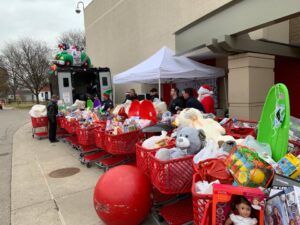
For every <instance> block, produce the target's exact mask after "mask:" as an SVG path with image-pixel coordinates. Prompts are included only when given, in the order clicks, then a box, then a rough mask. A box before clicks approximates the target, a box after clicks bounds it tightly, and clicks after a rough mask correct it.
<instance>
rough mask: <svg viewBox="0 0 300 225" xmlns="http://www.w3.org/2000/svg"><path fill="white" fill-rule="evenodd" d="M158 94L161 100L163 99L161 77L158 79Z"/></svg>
mask: <svg viewBox="0 0 300 225" xmlns="http://www.w3.org/2000/svg"><path fill="white" fill-rule="evenodd" d="M158 96H159V100H161V85H160V78H159V80H158Z"/></svg>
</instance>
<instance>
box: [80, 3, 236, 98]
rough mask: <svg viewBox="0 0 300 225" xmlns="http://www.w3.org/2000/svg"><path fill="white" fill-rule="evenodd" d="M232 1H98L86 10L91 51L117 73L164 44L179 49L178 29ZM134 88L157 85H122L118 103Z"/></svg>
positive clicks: (97, 61) (99, 62)
mask: <svg viewBox="0 0 300 225" xmlns="http://www.w3.org/2000/svg"><path fill="white" fill-rule="evenodd" d="M231 1H232V0H189V1H186V0H163V1H162V0H151V1H149V0H94V1H93V2H91V3H90V4H89V5H88V6H87V7H86V9H85V30H86V41H87V52H88V54H89V56H90V57H91V59H92V63H93V65H95V66H107V67H109V68H110V69H111V72H112V74H113V75H115V74H117V73H119V72H122V71H125V70H127V69H129V68H131V67H132V66H134V65H136V64H138V63H140V62H141V61H143V60H145V59H146V58H148V57H149V56H151V55H152V54H154V53H155V52H156V51H158V50H159V49H160V48H161V47H163V46H167V47H169V48H171V49H175V36H174V32H175V31H177V30H179V29H180V28H182V27H184V26H186V25H187V24H189V23H191V22H193V21H195V20H196V19H198V18H200V17H202V16H204V15H206V14H207V13H209V12H211V11H213V10H215V9H217V8H219V7H221V6H223V5H225V4H227V3H230V2H231ZM154 86H155V85H154ZM132 87H133V88H135V89H136V91H137V92H139V93H142V92H146V91H149V90H150V89H151V88H152V87H153V85H133V84H130V85H118V86H116V102H121V101H122V100H123V98H124V93H125V91H126V90H127V89H128V88H132ZM156 87H157V86H156Z"/></svg>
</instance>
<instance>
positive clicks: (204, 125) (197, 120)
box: [175, 108, 234, 145]
mask: <svg viewBox="0 0 300 225" xmlns="http://www.w3.org/2000/svg"><path fill="white" fill-rule="evenodd" d="M175 123H176V125H177V126H178V127H194V128H196V129H202V130H203V131H204V133H205V135H206V138H210V139H213V140H214V141H215V142H216V143H218V144H219V145H221V144H222V143H224V142H226V141H230V140H234V138H233V137H232V136H229V135H225V134H226V131H225V129H224V127H222V126H221V125H220V124H219V123H218V122H217V121H215V120H213V119H204V118H203V115H202V114H201V112H200V111H199V110H197V109H193V108H188V109H184V110H182V111H181V112H180V114H179V115H178V116H177V117H176V120H175Z"/></svg>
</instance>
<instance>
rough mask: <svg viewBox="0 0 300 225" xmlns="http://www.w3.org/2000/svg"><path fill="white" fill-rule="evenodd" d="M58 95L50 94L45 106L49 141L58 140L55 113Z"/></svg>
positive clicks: (56, 111)
mask: <svg viewBox="0 0 300 225" xmlns="http://www.w3.org/2000/svg"><path fill="white" fill-rule="evenodd" d="M57 101H58V96H56V95H52V98H51V101H50V103H49V104H48V106H47V116H48V121H49V134H48V137H49V141H50V142H51V143H54V142H58V140H57V139H56V127H57V124H56V115H57V114H58V106H57Z"/></svg>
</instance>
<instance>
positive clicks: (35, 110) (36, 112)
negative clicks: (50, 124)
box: [29, 105, 47, 118]
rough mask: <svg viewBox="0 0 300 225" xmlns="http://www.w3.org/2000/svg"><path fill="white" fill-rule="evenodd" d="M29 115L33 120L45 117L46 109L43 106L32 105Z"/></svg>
mask: <svg viewBox="0 0 300 225" xmlns="http://www.w3.org/2000/svg"><path fill="white" fill-rule="evenodd" d="M29 115H30V116H31V117H34V118H39V117H45V116H47V108H46V106H45V105H34V106H32V108H31V110H30V111H29Z"/></svg>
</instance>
